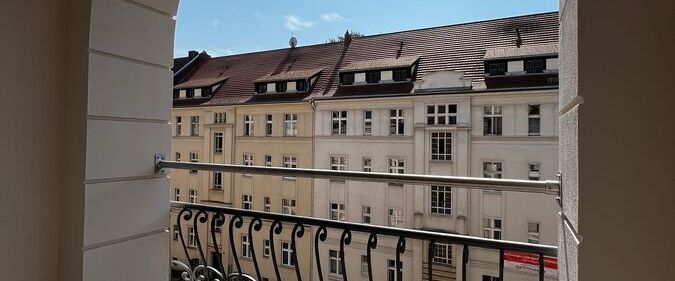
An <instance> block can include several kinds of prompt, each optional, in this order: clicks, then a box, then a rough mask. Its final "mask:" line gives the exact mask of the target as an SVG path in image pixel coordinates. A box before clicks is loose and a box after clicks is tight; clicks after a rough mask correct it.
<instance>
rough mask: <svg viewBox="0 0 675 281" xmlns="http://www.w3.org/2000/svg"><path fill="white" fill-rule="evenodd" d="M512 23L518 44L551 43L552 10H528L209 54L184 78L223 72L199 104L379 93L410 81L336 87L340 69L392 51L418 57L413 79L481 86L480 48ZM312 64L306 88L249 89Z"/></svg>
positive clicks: (494, 44) (508, 36)
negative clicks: (441, 76) (450, 78)
mask: <svg viewBox="0 0 675 281" xmlns="http://www.w3.org/2000/svg"><path fill="white" fill-rule="evenodd" d="M516 28H518V29H519V30H520V35H521V39H522V46H521V48H528V47H529V46H532V45H542V44H557V42H558V13H557V12H553V13H543V14H534V15H526V16H518V17H512V18H504V19H495V20H487V21H480V22H473V23H464V24H455V25H448V26H441V27H432V28H425V29H417V30H409V31H401V32H394V33H387V34H380V35H372V36H364V37H355V38H353V39H352V40H351V44H350V45H349V46H348V48H345V47H344V45H343V44H342V43H328V44H318V45H311V46H304V47H297V48H286V49H279V50H270V51H263V52H256V53H247V54H240V55H231V56H223V57H215V58H210V59H207V60H206V61H205V62H204V63H203V64H201V65H200V66H199V67H198V69H196V70H195V71H194V73H192V74H191V77H189V78H187V79H185V80H184V81H186V82H187V81H189V80H192V79H208V78H214V77H229V78H228V79H227V81H226V82H225V83H223V85H222V86H221V87H220V88H218V90H217V91H216V92H215V93H214V94H213V96H212V98H211V99H209V100H207V101H204V102H203V103H201V105H225V104H237V103H247V102H249V103H251V102H261V101H262V100H265V102H269V101H270V100H269V99H274V98H275V97H276V98H280V99H284V100H307V99H311V98H316V97H330V96H333V95H357V94H370V93H373V94H380V93H375V92H373V90H376V91H378V92H381V93H392V92H396V91H403V92H405V91H408V92H409V91H410V90H411V89H412V83H409V84H410V85H409V86H406V85H397V86H381V85H379V86H373V85H364V86H350V87H338V83H339V78H338V72H339V70H340V69H344V68H347V67H349V65H352V64H358V62H363V61H373V60H384V61H389V60H394V59H395V58H396V57H397V56H398V57H404V58H407V57H419V62H418V67H417V70H416V73H415V77H414V79H419V77H420V76H422V75H424V74H427V73H430V72H433V71H439V70H454V71H461V72H463V73H464V77H465V78H469V79H473V85H474V89H480V88H484V62H483V58H484V57H485V55H486V50H488V49H496V48H502V47H515V45H516V43H515V42H516V31H515V30H516ZM317 68H322V69H323V71H322V72H321V75H319V79H317V82H316V83H315V84H314V85H313V86H312V88H311V89H310V90H309V91H307V92H304V93H301V94H297V93H296V94H292V95H288V94H278V95H268V96H269V97H265V98H260V97H257V96H259V95H255V94H254V81H256V80H257V79H259V78H261V77H265V76H267V75H269V76H270V77H271V76H278V75H284V74H283V73H284V72H289V71H297V70H308V69H317ZM403 84H405V83H403ZM348 88H349V89H348ZM338 89H339V91H338ZM285 95H288V96H285ZM254 96H255V97H254ZM280 101H281V100H280ZM174 105H175V106H183V105H184V106H191V105H193V104H190V105H188V104H185V102H183V101H175V102H174Z"/></svg>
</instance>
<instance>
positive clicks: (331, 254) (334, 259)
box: [328, 249, 342, 276]
mask: <svg viewBox="0 0 675 281" xmlns="http://www.w3.org/2000/svg"><path fill="white" fill-rule="evenodd" d="M341 260H342V259H341V258H340V251H338V250H332V249H329V250H328V273H329V274H332V275H337V276H342V265H341ZM333 264H335V270H333Z"/></svg>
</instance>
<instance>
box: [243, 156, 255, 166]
mask: <svg viewBox="0 0 675 281" xmlns="http://www.w3.org/2000/svg"><path fill="white" fill-rule="evenodd" d="M244 166H253V154H244Z"/></svg>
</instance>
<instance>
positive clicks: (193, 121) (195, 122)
mask: <svg viewBox="0 0 675 281" xmlns="http://www.w3.org/2000/svg"><path fill="white" fill-rule="evenodd" d="M190 135H191V136H199V116H190Z"/></svg>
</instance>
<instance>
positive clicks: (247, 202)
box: [241, 194, 253, 210]
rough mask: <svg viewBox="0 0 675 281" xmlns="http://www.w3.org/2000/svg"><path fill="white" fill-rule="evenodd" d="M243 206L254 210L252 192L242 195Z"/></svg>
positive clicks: (245, 208)
mask: <svg viewBox="0 0 675 281" xmlns="http://www.w3.org/2000/svg"><path fill="white" fill-rule="evenodd" d="M241 208H242V209H244V210H253V195H251V194H242V195H241Z"/></svg>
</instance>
